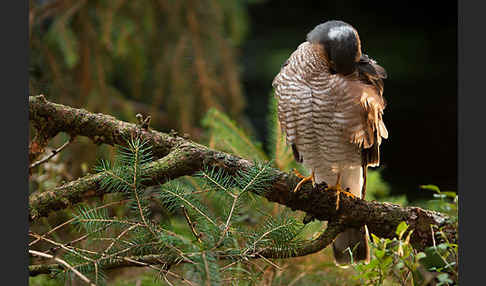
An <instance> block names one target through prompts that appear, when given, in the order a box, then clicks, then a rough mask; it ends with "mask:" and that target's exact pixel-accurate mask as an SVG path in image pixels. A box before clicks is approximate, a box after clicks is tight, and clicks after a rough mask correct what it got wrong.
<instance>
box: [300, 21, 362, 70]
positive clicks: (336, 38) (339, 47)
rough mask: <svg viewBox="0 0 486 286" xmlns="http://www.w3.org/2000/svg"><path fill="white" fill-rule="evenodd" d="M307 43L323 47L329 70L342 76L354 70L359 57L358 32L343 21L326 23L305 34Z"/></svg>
mask: <svg viewBox="0 0 486 286" xmlns="http://www.w3.org/2000/svg"><path fill="white" fill-rule="evenodd" d="M307 41H309V42H311V43H319V44H321V45H323V46H324V49H325V51H326V53H327V57H328V59H329V62H330V65H331V69H332V70H333V71H334V72H336V73H340V74H343V75H347V74H350V73H352V72H354V70H355V69H356V65H357V63H358V62H359V59H360V57H361V43H360V40H359V36H358V32H357V31H356V29H355V28H353V27H352V26H351V25H349V24H347V23H345V22H343V21H335V20H332V21H327V22H325V23H323V24H320V25H317V26H316V27H315V28H314V29H312V31H310V32H309V33H308V34H307Z"/></svg>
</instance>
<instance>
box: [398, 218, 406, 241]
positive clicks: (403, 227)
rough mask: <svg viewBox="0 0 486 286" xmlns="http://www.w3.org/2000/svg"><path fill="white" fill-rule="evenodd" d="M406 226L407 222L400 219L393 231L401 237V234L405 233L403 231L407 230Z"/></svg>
mask: <svg viewBox="0 0 486 286" xmlns="http://www.w3.org/2000/svg"><path fill="white" fill-rule="evenodd" d="M407 228H408V224H407V223H406V222H404V221H402V222H401V223H400V224H399V225H398V226H397V229H396V231H395V233H396V234H397V235H398V238H400V239H402V236H403V234H404V233H405V231H406V230H407Z"/></svg>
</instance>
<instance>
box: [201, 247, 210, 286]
mask: <svg viewBox="0 0 486 286" xmlns="http://www.w3.org/2000/svg"><path fill="white" fill-rule="evenodd" d="M202 258H203V261H204V269H205V270H206V285H207V286H211V276H210V274H209V266H208V260H207V259H206V251H203V253H202Z"/></svg>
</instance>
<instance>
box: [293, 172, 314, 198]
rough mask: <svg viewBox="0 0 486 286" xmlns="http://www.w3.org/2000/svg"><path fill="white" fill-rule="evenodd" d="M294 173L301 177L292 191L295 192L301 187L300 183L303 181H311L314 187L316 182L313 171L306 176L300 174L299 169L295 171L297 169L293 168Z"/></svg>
mask: <svg viewBox="0 0 486 286" xmlns="http://www.w3.org/2000/svg"><path fill="white" fill-rule="evenodd" d="M294 174H295V175H296V176H297V177H299V178H301V179H302V180H300V182H299V183H298V184H297V186H295V188H294V191H293V192H294V193H295V192H297V191H298V190H299V189H300V188H301V187H302V185H303V184H304V183H305V182H308V181H312V187H315V186H316V182H315V179H314V171H312V174H311V175H310V176H308V177H306V176H304V175H302V174H301V173H299V171H297V169H294Z"/></svg>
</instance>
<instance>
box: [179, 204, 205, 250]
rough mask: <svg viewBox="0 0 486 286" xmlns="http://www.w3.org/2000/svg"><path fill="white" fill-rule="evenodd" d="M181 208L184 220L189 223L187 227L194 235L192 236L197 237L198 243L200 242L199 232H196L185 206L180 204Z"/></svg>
mask: <svg viewBox="0 0 486 286" xmlns="http://www.w3.org/2000/svg"><path fill="white" fill-rule="evenodd" d="M181 209H182V213H183V214H184V217H185V218H186V222H187V224H188V225H189V228H190V229H191V232H192V235H194V237H195V238H196V239H197V241H198V242H199V243H202V241H201V234H199V233H197V231H196V228H195V226H194V224H195V222H192V221H191V218H190V217H189V214H188V213H187V210H186V207H185V206H184V205H181Z"/></svg>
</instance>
